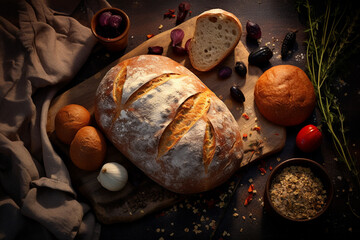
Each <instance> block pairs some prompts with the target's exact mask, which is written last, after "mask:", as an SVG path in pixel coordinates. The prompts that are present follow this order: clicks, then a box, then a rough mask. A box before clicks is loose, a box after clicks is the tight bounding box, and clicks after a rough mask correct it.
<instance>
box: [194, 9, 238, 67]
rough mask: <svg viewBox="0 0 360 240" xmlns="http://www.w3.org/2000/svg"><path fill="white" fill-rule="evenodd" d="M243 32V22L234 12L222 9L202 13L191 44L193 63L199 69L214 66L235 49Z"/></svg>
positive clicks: (197, 21)
mask: <svg viewBox="0 0 360 240" xmlns="http://www.w3.org/2000/svg"><path fill="white" fill-rule="evenodd" d="M241 34H242V27H241V23H240V21H239V19H238V18H237V17H236V16H235V15H234V14H232V13H230V12H227V11H224V10H222V9H212V10H209V11H206V12H204V13H202V14H201V15H200V16H199V17H198V18H197V20H196V24H195V31H194V36H193V38H192V39H191V42H190V46H189V58H190V62H191V65H192V66H193V67H194V68H195V69H197V70H199V71H208V70H210V69H212V68H214V67H215V66H217V65H218V64H219V63H220V62H221V61H222V60H223V59H224V58H225V57H227V56H228V55H229V54H230V53H231V52H232V51H233V50H234V48H235V47H236V45H237V44H238V42H239V41H240V38H241Z"/></svg>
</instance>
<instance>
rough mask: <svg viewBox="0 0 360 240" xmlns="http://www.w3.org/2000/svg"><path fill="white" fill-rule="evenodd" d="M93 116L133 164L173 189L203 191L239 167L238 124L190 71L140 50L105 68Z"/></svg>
mask: <svg viewBox="0 0 360 240" xmlns="http://www.w3.org/2000/svg"><path fill="white" fill-rule="evenodd" d="M95 119H96V121H97V123H98V125H99V126H100V128H101V129H102V131H103V132H104V134H105V135H106V136H107V138H108V139H109V140H110V141H111V142H112V143H113V144H114V146H115V147H116V148H118V149H119V150H120V151H121V152H122V153H123V154H124V155H125V156H126V157H127V158H128V159H129V160H130V161H131V162H132V163H134V164H135V165H136V166H137V167H138V168H140V169H141V170H142V171H143V172H144V173H145V174H146V175H147V176H149V177H150V178H151V179H153V180H154V181H155V182H157V183H158V184H160V185H162V186H163V187H165V188H167V189H169V190H171V191H174V192H177V193H186V194H187V193H198V192H203V191H207V190H209V189H211V188H214V187H216V186H218V185H220V184H222V183H223V182H225V181H226V180H227V179H228V178H229V177H230V176H231V175H232V174H233V173H234V172H235V171H236V170H237V169H238V168H239V167H240V163H241V159H242V141H241V135H240V131H239V126H238V124H237V122H236V121H235V119H234V117H233V116H232V114H231V113H230V111H229V110H228V108H227V107H226V105H225V104H224V103H223V102H222V101H221V100H220V99H219V98H217V96H216V95H215V94H214V93H213V92H212V91H211V90H210V89H208V88H207V87H206V86H205V85H204V84H203V83H202V82H201V81H200V80H199V79H198V78H197V77H196V76H195V75H194V74H193V73H192V72H191V71H190V70H188V69H187V68H185V67H184V66H182V65H181V64H179V63H177V62H175V61H173V60H171V59H170V58H168V57H165V56H155V55H141V56H138V57H133V58H130V59H127V60H124V61H122V62H121V63H119V64H117V65H116V66H114V67H113V68H112V69H110V70H109V71H108V72H107V74H106V75H105V76H104V78H103V79H102V81H101V82H100V84H99V87H98V89H97V92H96V97H95Z"/></svg>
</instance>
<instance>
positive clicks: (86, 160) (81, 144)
mask: <svg viewBox="0 0 360 240" xmlns="http://www.w3.org/2000/svg"><path fill="white" fill-rule="evenodd" d="M105 154H106V141H105V138H104V136H103V135H102V133H101V132H100V131H99V130H98V129H96V128H94V127H92V126H85V127H83V128H81V129H80V130H79V131H78V132H77V133H76V135H75V137H74V140H73V141H72V142H71V144H70V159H71V161H72V162H73V163H74V164H75V166H77V167H78V168H80V169H82V170H86V171H94V170H96V169H98V168H100V166H101V165H102V163H103V162H104V159H105Z"/></svg>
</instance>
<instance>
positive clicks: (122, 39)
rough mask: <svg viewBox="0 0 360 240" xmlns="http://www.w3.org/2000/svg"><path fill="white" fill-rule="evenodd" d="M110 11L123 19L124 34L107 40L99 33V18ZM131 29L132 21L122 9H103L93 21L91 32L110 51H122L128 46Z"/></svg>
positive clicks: (96, 14)
mask: <svg viewBox="0 0 360 240" xmlns="http://www.w3.org/2000/svg"><path fill="white" fill-rule="evenodd" d="M106 11H110V12H111V13H112V14H117V15H120V16H121V17H122V21H123V23H122V24H123V27H122V29H123V30H122V32H121V34H120V35H119V36H117V37H114V38H107V37H104V36H101V35H100V34H99V32H98V27H99V21H98V19H99V17H100V15H101V14H102V13H103V12H106ZM129 29H130V19H129V17H128V15H127V14H126V13H125V12H124V11H123V10H121V9H118V8H114V7H110V8H103V9H101V10H100V11H98V12H97V13H95V15H94V16H93V18H92V19H91V31H92V33H93V34H94V36H95V37H96V38H97V39H98V41H100V42H101V43H102V44H103V45H104V46H105V47H106V48H107V49H108V50H109V51H121V50H123V49H125V48H126V46H127V44H128V36H129Z"/></svg>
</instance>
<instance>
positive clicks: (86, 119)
mask: <svg viewBox="0 0 360 240" xmlns="http://www.w3.org/2000/svg"><path fill="white" fill-rule="evenodd" d="M89 123H90V113H89V111H88V110H87V109H86V108H84V107H83V106H80V105H77V104H69V105H66V106H64V107H63V108H61V109H60V110H59V112H58V113H57V114H56V116H55V134H56V136H57V138H58V139H59V140H60V141H61V142H63V143H65V144H70V143H71V141H72V140H73V139H74V136H75V134H76V133H77V131H78V130H79V129H80V128H82V127H84V126H87V125H89Z"/></svg>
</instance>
